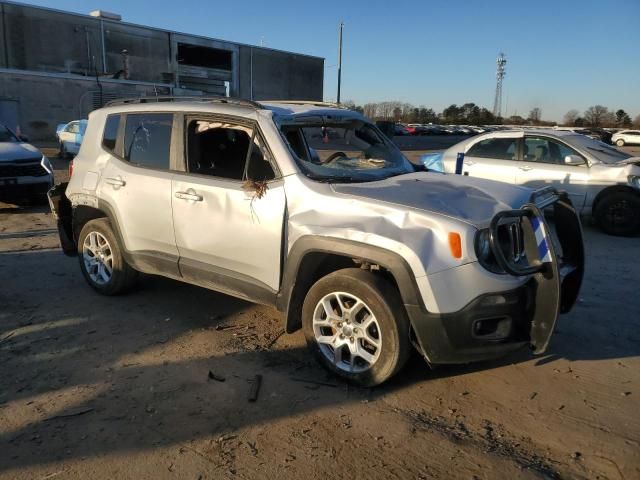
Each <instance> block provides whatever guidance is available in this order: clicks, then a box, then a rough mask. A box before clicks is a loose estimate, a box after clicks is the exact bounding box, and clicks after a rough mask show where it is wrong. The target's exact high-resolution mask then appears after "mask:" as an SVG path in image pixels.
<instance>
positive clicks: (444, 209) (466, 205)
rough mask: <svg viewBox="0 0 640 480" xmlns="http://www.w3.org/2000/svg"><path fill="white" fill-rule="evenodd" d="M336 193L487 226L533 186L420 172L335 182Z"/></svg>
mask: <svg viewBox="0 0 640 480" xmlns="http://www.w3.org/2000/svg"><path fill="white" fill-rule="evenodd" d="M332 188H333V190H334V191H335V192H336V193H341V194H345V195H354V196H358V197H364V198H368V199H371V200H376V201H380V202H386V203H393V204H396V205H402V206H405V207H409V208H416V209H420V210H426V211H429V212H434V213H437V214H441V215H446V216H448V217H452V218H456V219H459V220H462V221H464V222H466V223H469V224H471V225H474V226H478V227H483V226H486V225H487V224H488V223H489V222H490V221H491V219H492V218H493V216H494V215H495V214H496V213H497V212H500V211H503V210H513V209H517V208H520V207H521V206H522V205H524V204H525V203H527V202H528V201H529V198H530V196H531V193H532V190H531V189H529V188H524V187H518V186H515V185H508V184H506V183H501V182H495V181H493V180H484V179H480V178H471V177H467V176H463V175H443V174H440V173H429V172H418V173H412V174H408V175H401V176H397V177H391V178H388V179H386V180H381V181H378V182H365V183H352V184H332Z"/></svg>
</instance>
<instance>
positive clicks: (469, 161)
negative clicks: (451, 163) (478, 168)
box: [464, 160, 475, 167]
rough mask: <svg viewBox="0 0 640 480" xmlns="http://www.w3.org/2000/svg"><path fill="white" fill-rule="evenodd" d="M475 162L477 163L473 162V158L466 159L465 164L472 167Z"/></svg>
mask: <svg viewBox="0 0 640 480" xmlns="http://www.w3.org/2000/svg"><path fill="white" fill-rule="evenodd" d="M474 163H475V162H472V161H471V160H465V162H464V164H465V165H468V166H469V167H470V166H471V165H473V164H474Z"/></svg>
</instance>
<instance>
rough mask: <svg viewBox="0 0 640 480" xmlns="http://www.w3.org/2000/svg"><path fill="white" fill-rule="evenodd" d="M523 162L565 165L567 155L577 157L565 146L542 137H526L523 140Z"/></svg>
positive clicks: (574, 152) (573, 151)
mask: <svg viewBox="0 0 640 480" xmlns="http://www.w3.org/2000/svg"><path fill="white" fill-rule="evenodd" d="M523 155H524V160H525V161H527V162H537V163H551V164H556V165H565V163H564V158H565V157H566V156H567V155H579V154H578V152H576V151H575V150H573V149H571V148H569V147H567V146H566V145H564V144H562V143H559V142H555V141H553V140H550V139H548V138H544V137H526V138H525V140H524V152H523Z"/></svg>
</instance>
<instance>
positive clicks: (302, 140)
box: [280, 117, 414, 182]
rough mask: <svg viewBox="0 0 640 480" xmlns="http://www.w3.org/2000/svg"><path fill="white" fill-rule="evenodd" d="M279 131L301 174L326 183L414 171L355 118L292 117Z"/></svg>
mask: <svg viewBox="0 0 640 480" xmlns="http://www.w3.org/2000/svg"><path fill="white" fill-rule="evenodd" d="M280 130H281V132H282V134H283V137H284V138H285V140H286V142H287V143H288V145H289V148H290V149H291V151H292V152H293V153H294V154H295V156H296V157H297V160H298V164H299V165H300V166H301V168H302V170H303V172H304V174H305V175H307V176H308V177H310V178H313V179H314V180H319V181H330V182H367V181H374V180H382V179H385V178H388V177H392V176H395V175H402V174H405V173H410V172H413V171H414V168H413V166H412V164H411V163H410V162H409V161H408V160H407V159H406V158H405V157H404V156H403V155H402V153H400V150H398V149H397V147H396V146H395V145H393V144H392V143H391V142H390V141H389V140H387V139H386V138H385V136H384V135H383V134H382V133H380V131H379V130H378V129H377V128H376V127H375V126H374V125H372V124H371V123H369V122H367V121H365V120H363V119H359V118H349V119H336V118H328V117H307V118H304V119H301V118H296V119H295V121H292V122H289V123H283V124H281V125H280Z"/></svg>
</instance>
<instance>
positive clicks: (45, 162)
mask: <svg viewBox="0 0 640 480" xmlns="http://www.w3.org/2000/svg"><path fill="white" fill-rule="evenodd" d="M40 165H42V168H44V169H45V170H46V171H47V172H48V173H50V174H51V175H53V165H51V162H50V161H49V159H48V158H47V157H45V156H44V155H43V156H42V160H40Z"/></svg>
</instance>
